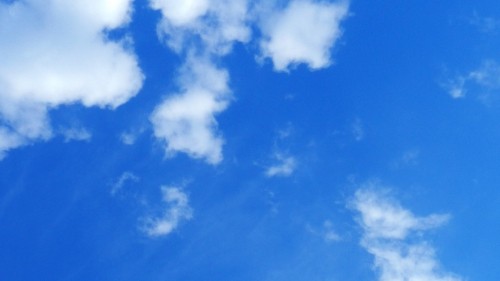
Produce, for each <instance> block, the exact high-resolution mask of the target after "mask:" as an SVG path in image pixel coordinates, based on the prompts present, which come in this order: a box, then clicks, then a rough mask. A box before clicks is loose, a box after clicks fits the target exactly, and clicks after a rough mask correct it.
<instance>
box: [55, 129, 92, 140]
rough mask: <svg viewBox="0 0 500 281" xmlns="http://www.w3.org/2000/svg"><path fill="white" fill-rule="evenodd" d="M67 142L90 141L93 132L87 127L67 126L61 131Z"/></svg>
mask: <svg viewBox="0 0 500 281" xmlns="http://www.w3.org/2000/svg"><path fill="white" fill-rule="evenodd" d="M60 133H61V135H62V136H63V137H64V141H65V142H70V141H90V139H91V138H92V134H91V133H90V132H89V131H88V130H87V129H85V128H66V129H63V130H61V131H60Z"/></svg>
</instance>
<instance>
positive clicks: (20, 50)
mask: <svg viewBox="0 0 500 281" xmlns="http://www.w3.org/2000/svg"><path fill="white" fill-rule="evenodd" d="M131 4H132V3H131V0H116V1H111V0H108V1H100V0H76V1H62V0H47V1H40V0H24V1H14V2H11V3H5V2H0V61H1V62H2V63H1V64H0V100H1V101H2V102H1V103H0V156H3V155H4V154H5V152H6V151H8V150H9V149H12V148H15V147H18V146H21V145H24V144H27V143H30V142H32V141H34V140H38V139H48V138H50V137H51V135H52V130H51V126H50V121H49V118H48V116H47V114H48V112H49V111H50V109H53V108H56V107H58V106H61V105H66V104H74V103H81V104H83V105H84V106H98V107H108V108H116V107H117V106H119V105H121V104H123V103H125V102H127V101H128V100H129V99H130V98H132V97H133V96H134V95H136V94H137V92H138V91H139V89H140V88H141V86H142V81H143V75H142V73H141V70H140V69H139V67H138V64H137V60H136V57H135V56H134V54H133V53H132V52H131V51H130V50H129V49H128V48H126V46H125V45H124V43H122V42H115V41H111V40H109V39H107V37H106V32H108V31H110V30H112V29H115V28H119V27H121V26H123V25H125V24H126V23H127V22H128V21H129V20H130V13H131V7H132V5H131Z"/></svg>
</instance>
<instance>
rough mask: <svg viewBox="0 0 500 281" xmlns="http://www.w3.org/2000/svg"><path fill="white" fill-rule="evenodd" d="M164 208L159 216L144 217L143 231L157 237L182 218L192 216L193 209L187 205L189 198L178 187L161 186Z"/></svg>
mask: <svg viewBox="0 0 500 281" xmlns="http://www.w3.org/2000/svg"><path fill="white" fill-rule="evenodd" d="M161 191H162V195H163V201H164V202H165V204H166V206H165V210H164V211H163V214H162V215H161V216H160V217H156V218H146V219H145V222H146V224H145V226H144V231H145V232H146V234H147V235H149V236H151V237H159V236H165V235H168V234H170V233H171V232H172V231H174V230H175V229H176V228H177V227H178V225H179V223H180V222H181V221H183V220H190V219H191V218H192V217H193V210H192V209H191V207H190V206H189V198H188V195H187V194H186V193H184V192H183V191H182V190H181V189H180V188H178V187H166V186H164V187H162V188H161Z"/></svg>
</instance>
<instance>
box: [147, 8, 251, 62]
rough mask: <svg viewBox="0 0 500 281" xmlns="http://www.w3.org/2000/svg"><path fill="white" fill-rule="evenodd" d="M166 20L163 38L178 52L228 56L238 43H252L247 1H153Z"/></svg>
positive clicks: (161, 25) (164, 20)
mask: <svg viewBox="0 0 500 281" xmlns="http://www.w3.org/2000/svg"><path fill="white" fill-rule="evenodd" d="M150 3H151V7H152V8H154V9H157V10H160V11H161V12H162V15H163V19H162V21H161V22H160V24H159V26H158V31H159V34H160V35H161V38H162V39H163V40H164V41H165V42H166V43H167V44H168V45H169V46H170V47H171V48H172V49H173V50H175V51H177V52H181V51H183V50H185V49H186V48H187V49H191V48H193V47H195V46H197V47H198V48H200V44H201V45H202V46H201V48H200V49H202V50H201V51H202V52H208V53H212V54H218V55H224V54H227V53H228V52H230V50H231V46H232V44H233V43H234V42H247V41H248V40H250V34H251V31H250V26H249V24H248V15H249V13H248V2H247V0H188V1H176V0H151V1H150Z"/></svg>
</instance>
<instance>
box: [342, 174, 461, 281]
mask: <svg viewBox="0 0 500 281" xmlns="http://www.w3.org/2000/svg"><path fill="white" fill-rule="evenodd" d="M349 206H350V208H351V209H353V210H354V211H356V212H357V213H358V215H359V216H358V224H359V226H360V227H361V229H362V230H363V236H362V239H361V246H362V247H363V248H364V249H365V250H366V251H367V252H369V253H370V254H371V255H373V257H374V266H375V268H376V269H377V272H378V274H379V280H381V281H392V280H427V281H461V280H463V279H462V278H461V277H459V276H458V275H456V274H454V273H450V272H447V271H445V270H444V269H443V268H442V266H441V264H440V262H439V260H438V258H437V256H436V254H435V250H434V248H433V247H432V246H431V245H430V243H429V242H427V241H425V240H422V239H415V237H413V236H415V234H416V233H422V231H424V230H427V229H430V228H435V227H438V226H441V225H442V224H444V223H445V222H446V221H447V220H448V219H449V215H442V214H432V215H429V216H426V217H417V216H415V215H414V214H413V213H412V212H411V211H409V210H408V209H405V208H403V207H402V206H401V205H400V203H399V202H398V201H397V200H396V199H394V198H393V197H391V196H390V194H389V191H388V189H386V188H384V187H380V186H377V185H375V184H373V183H370V184H368V185H367V186H363V187H361V188H360V189H358V190H357V191H356V193H355V195H354V198H353V199H352V201H351V202H350V204H349ZM410 237H412V238H413V239H410Z"/></svg>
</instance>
